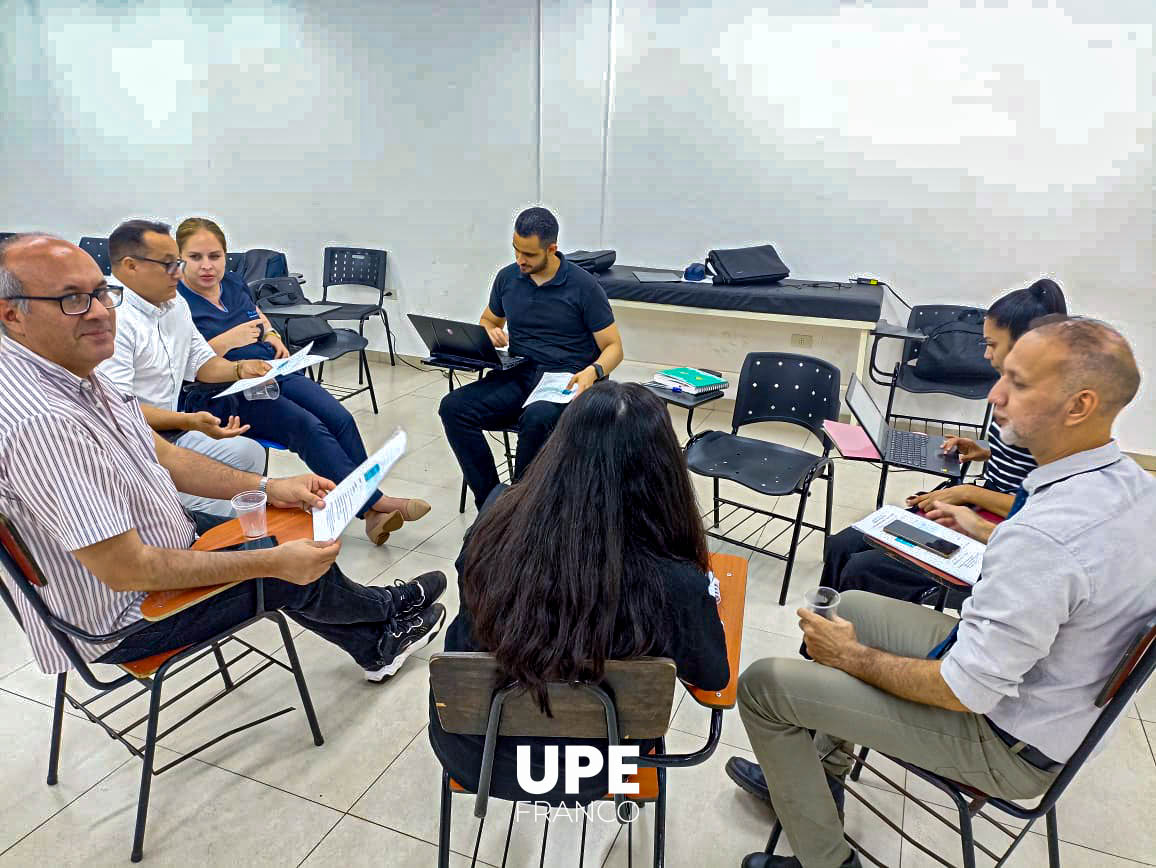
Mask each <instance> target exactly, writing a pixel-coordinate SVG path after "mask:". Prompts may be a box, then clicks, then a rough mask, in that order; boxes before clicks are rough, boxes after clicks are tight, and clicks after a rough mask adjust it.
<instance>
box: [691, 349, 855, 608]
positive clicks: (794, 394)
mask: <svg viewBox="0 0 1156 868" xmlns="http://www.w3.org/2000/svg"><path fill="white" fill-rule="evenodd" d="M839 406H840V402H839V369H838V368H836V367H835V366H834V365H832V364H831V363H830V362H825V361H823V360H822V359H816V358H812V357H810V356H800V355H796V354H794V353H750V354H749V355H747V357H746V360H745V361H744V362H743V369H742V373H741V374H740V375H739V385H738V394H737V396H736V398H735V410H734V415H733V416H732V417H731V433H730V434H726V433H724V432H722V431H704V432H702V433H699V434H696V435H695V436H694V437H692V438H691V439H690V441H689V442H688V443H687V444H686V463H687V466H688V467H689V468H690V470H691V471H692V472H694V473H697V474H698V475H700V476H708V477H711V478H712V479H713V480H714V498H713V503H712V509H711V510H710V511H709V512H707V513H705V514H704V515H703V518H706V517H707V515H711V514H712V513H713V521H712V523H711V525H710V527H711V529H710V530H708V531H707V535H708V536H711V537H714V538H715V539H719V540H723V541H725V542H729V543H732V544H734V545H737V546H740V547H741V548H745V549H748V550H750V551H753V552H758V553H760V554H764V555H768V556H770V557H773V558H777V559H778V560H781V561H786V562H787V566H786V570H785V571H784V573H783V586H782V590H781V591H780V592H779V605H780V606H781V605H783V604H784V603H785V602H786V601H787V589H788V587H789V586H790V584H791V571H792V569H793V568H794V565H795V553H796V551H797V549H798V546H799V542H800V539H799V534H800V533H801V531H802V529H803V528H804V527H805V528H807V529H808V531H807V535H808V536H809V535H810V533H811V532H812V531H816V530H818V531H822V533H823V539H824V542H825V541H826V539H827V537H829V536H830V534H831V508H832V506H833V505H834V497H835V465H834V462H833V461H832V460H831V459H830V458H829V457H828V456H829V453H830V451H831V448H832V446H833V444H832V443H831V440H830V439H829V438H828V437H827V435H826V433H825V432H824V431H823V421H824V420H825V419H831V420H837V419H838V418H839ZM756 422H787V423H790V424H792V425H798V426H800V427H802V428H804V429H806V430H807V431H809V432H810V433H811V434H813V435H815V437H817V438H818V439H819V443H820V444H821V446H822V448H823V453H822V455H814V454H812V453H810V452H804V451H803V450H801V449H794V448H792V447H790V446H783V445H780V444H778V443H769V442H767V441H765V440H756V439H753V438H750V437H740V436H738V432H739V429H740V428H741V427H742V426H743V425H749V424H752V423H756ZM720 479H729V480H731V481H732V482H737V483H738V484H739V485H742V486H744V487H746V488H749V489H750V490H751V491H755V492H758V493H759V494H763V495H768V496H771V497H779V496H784V495H794V494H797V495H799V508H798V510H797V512H796V514H795V515H794V516H793V517H792V516H787V515H779V514H778V513H776V512H773V511H768V510H764V509H758V508H756V507H753V506H748V505H746V504H742V503H738V502H737V501H733V500H727V499H726V498H723V497H720V496H719V480H720ZM816 479H823V480H825V481H826V483H827V509H826V518H825V520H824V523H823V524H822V525H821V526H820V525H816V524H810V523H808V522H806V521H804V520H803V515H804V513H805V511H806V508H807V499H808V498H809V497H810V494H811V484H812V483H813V482H814V481H815V480H816ZM724 504H725V505H727V506H730V507H732V509H731V510H730V512H728V513H727V514H726V515H725V516H722V515H720V506H722V505H724ZM736 513H737V514H739V515H741V516H742V518H741V519H740V520H739V521H737V522H736V523H735V524H733V525H731V526H730V527H729V528H728V529H727V530H726V531H725V532H721V533H720V532H718V530H717V529H718V527H719V525H720V524H721V523H722V522H723V521H725V520H728V519H730V518H731V517H732V516H734V515H736ZM762 516H765V517H766V519H765V520H764V521H762V522H757V521H756V523H755V526H754V527H753V528H750V529H746V530H741V529H742V528H743V525H744V524H746V523H747V522H748V521H750V520H751V519H757V518H758V517H762ZM775 520H779V521H784V522H788V523H789V525H790V526H791V528H792V532H791V545H790V548H789V550H788V552H787V554H786V555H783V554H779V553H778V552H775V551H772V550H771V549H770V548H769V547H768V546H769V545H770V544H771V543H773V542H774V541H775V540H777V539H778V538H779V537H780V536H782V534H783V533H785V532H786V528H784V529H783V530H782V531H779V533H777V534H776V535H775V536H774V537H773V538H772V539H771V540H769V541H768V543H767V545H765V546H761V547H760V546H758V545H754V544H751V543H749V542H748V540H749V539H750V538H751V537H755V540H756V542H757V541H758V540H759V539H760V538H761V536H762V532H763V530H764V529H765V528H766V527H767V526H768V525H770V524H771V523H772V522H773V521H775ZM740 532H742V533H744V534H745V535H744V536H742V537H739V536H738V533H740Z"/></svg>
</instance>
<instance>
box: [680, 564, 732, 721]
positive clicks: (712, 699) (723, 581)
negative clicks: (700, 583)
mask: <svg viewBox="0 0 1156 868" xmlns="http://www.w3.org/2000/svg"><path fill="white" fill-rule="evenodd" d="M710 566H711V572H713V573H714V575H715V578H716V579H718V583H719V595H720V597H721V599H720V600H719V604H718V614H719V619H720V620H721V621H722V624H723V633H724V634H725V636H726V643H727V665H728V666H729V667H730V676H731V677H730V680H729V681H728V682H727V685H726V687H724V688H723V689H722V690H703V689H701V688H698V687H692V686H690V685H686V689H687V691H688V692H689V693H690V695H691V696H692V697H693V698H694V700H695V701H696V702H697V703H698V704H699V705H704V706H706V707H707V708H713V709H716V710H718V711H720V712H721V710H722V709H724V708H734V707H735V702H736V701H737V699H738V690H739V656H740V654H741V653H742V644H743V615H744V614H745V611H746V601H747V561H746V559H745V558H741V557H739V556H738V555H724V554H719V553H715V554H712V555H711V556H710Z"/></svg>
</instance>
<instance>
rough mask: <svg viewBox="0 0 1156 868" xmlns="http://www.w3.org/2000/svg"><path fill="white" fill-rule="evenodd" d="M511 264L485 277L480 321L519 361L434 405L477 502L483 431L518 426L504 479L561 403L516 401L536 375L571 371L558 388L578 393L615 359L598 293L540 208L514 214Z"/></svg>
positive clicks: (526, 461)
mask: <svg viewBox="0 0 1156 868" xmlns="http://www.w3.org/2000/svg"><path fill="white" fill-rule="evenodd" d="M514 260H515V261H514V263H513V264H512V265H507V266H506V267H505V268H503V269H502V270H501V271H499V272H498V276H497V277H495V278H494V286H493V289H491V290H490V303H489V305H487V306H486V309H485V310H484V311H483V312H482V318H481V324H482V325H483V326H485V328H486V331H487V332H489V335H490V340H492V341H493V342H494V346H496V347H504V346H507V345H509V348H510V353H511V354H512V355H515V356H524V357H525V358H526V361H525V362H523V363H522V364H520V365H518V366H517V367H515V368H512V369H510V370H506V371H491V372H490V373H489V374H488V375H487V376H486V377H485V378H484V379H482V380H479V381H478V382H476V383H470V384H469V385H466V386H462V387H461V388H460V389H455V390H454V391H452V392H450V393H449V394H448V395H446V396H445V397H444V398H443V399H442V403H441V409H440V411H439V412H440V414H441V417H442V424H443V425H444V426H445V429H446V438H447V439H448V440H449V442H450V447H451V448H452V449H453V450H454V454H455V455H456V456H457V458H458V463H459V464H460V465H461V466H462V473H463V474H464V475H465V477H466V484H467V485H469V487H470V490H471V491H473V493H474V500H475V502H476V503H477V504H478V505H479V506H480V505H481V504H482V503H483V502H484V501H485V499H486V495H488V494H489V493H490V491H491V490H492V489H493V487H494V486H495V485H497V484H498V471H497V468H496V467H495V466H494V456H493V453H492V452H490V448H489V446H487V445H486V435H485V433H484V432H485V431H487V430H492V429H495V428H501V427H504V426H507V425H511V424H513V423H514V422H517V423H518V426H519V429H520V431H519V434H518V454H517V458H516V459H515V463H514V478H515V479H519V478H521V476H522V474H523V473H525V472H526V468H527V467H528V466H529V465H530V462H531V461H533V460H534V456H535V455H537V454H538V450H539V449H541V448H542V444H544V443H545V442H546V438H547V437H549V436H550V432H551V431H553V430H554V425H555V424H556V423H557V422H558V417H560V416H561V415H562V411H563V410H565V409H566V405H565V404H554V403H551V402H549V401H535V402H534V403H532V404H530V405H529V406H528V407H525V408H523V407H522V404H523V403H525V400H526V398H527V397H529V395H530V393H531V392H532V391H533V390H534V387H535V386H537V385H538V381H539V380H540V379H541V378H542V375H543V374H544V373H548V372H563V371H564V372H566V373H568V374H570V375H571V377H570V383H569V386H568V388H570V389H573V390H575V392H578V391H581V390H582V389H585V388H586V387H587V386H590V385H591V384H593V383H594V382H596V381H597V380H601V379H603V378H605V377H606V376H607V375H609V373H610V372H611V371H612V370H614V368H615V367H617V365H618V363H619V362H621V361H622V338H621V337H620V336H619V334H618V326H616V325H615V324H614V314H613V313H612V312H611V310H610V302H609V300H607V298H606V293H605V292H604V291H603V289H602V287H601V286H599V284H598V281H597V280H595V279H594V277H593V275H591V274H588V273H587V272H585V271H583V270H582V269H581V268H579V267H578V266H576V265H572V264H570V263H569V262H567V261H566V258H565V257H564V256H563V255H562V254H561V253H559V252H558V221H557V220H556V219H555V218H554V215H553V214H551V213H550V212H549V211H547V210H546V209H545V208H528V209H526V210H525V211H523V212H522V213H521V214H519V215H518V219H517V220H516V221H515V222H514ZM507 325H508V326H509V332H510V333H509V337H508V338H507V336H506V332H505V326H507Z"/></svg>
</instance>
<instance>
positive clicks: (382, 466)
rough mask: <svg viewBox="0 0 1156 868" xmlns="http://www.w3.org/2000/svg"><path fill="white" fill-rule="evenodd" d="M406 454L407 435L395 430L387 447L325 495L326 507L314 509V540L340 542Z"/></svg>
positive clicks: (386, 444)
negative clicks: (356, 516)
mask: <svg viewBox="0 0 1156 868" xmlns="http://www.w3.org/2000/svg"><path fill="white" fill-rule="evenodd" d="M404 454H405V432H404V431H401V430H398V431H395V432H394V434H393V436H392V437H390V438H389V439H388V440H386V441H385V445H384V446H382V447H381V448H380V449H378V450H377V451H376V452H374V453H373V454H372V455H370V456H369V457H368V458H366V459H365V461H363V462H361V464H360V465H359V466H358V468H357V469H356V470H354V471H353V472H352V473H350V474H349V475H348V476H347V477H345V478H344V479H343V480H341V482H339V483H338V484H337V487H336V488H335V489H333V490H332V491H331V492H329V493H328V494H327V495H325V507H324V508H323V509H315V510H313V539H314V540H315V541H317V542H327V541H329V540H334V539H337V538H338V537H339V536H341V534H342V532H343V531H344V530H345V528H346V527H347V526H348V525H349V522H350V521H352V520H353V516H354V515H356V514H357V511H358V510H359V509H361V507H363V506H364V505H365V501H367V500H368V499H369V495H370V494H372V493H373V491H374V489H376V488H377V487H378V486H379V485H381V480H383V479H384V478H385V474H387V473H389V470H390V468H391V467H393V465H395V464H396V463H397V460H398V459H399V458H401V456H402V455H404Z"/></svg>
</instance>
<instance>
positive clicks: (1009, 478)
mask: <svg viewBox="0 0 1156 868" xmlns="http://www.w3.org/2000/svg"><path fill="white" fill-rule="evenodd" d="M1067 310H1068V309H1067V303H1066V302H1065V300H1064V294H1063V291H1062V290H1061V289H1060V287H1059V285H1058V284H1057V283H1056V282H1055V281H1054V280H1049V279H1047V278H1044V279H1041V280H1037V281H1036V282H1035V283H1033V284H1032V285H1031V286H1029V287H1027V288H1026V289H1017V290H1015V291H1014V292H1010V293H1008V294H1007V295H1005V296H1003V297H1002V298H1000V299H999V300H998V301H996V302H995V303H994V304H992V306H991V307H990V308H989V309H988V311H987V314H986V316H985V318H984V322H983V341H984V344H985V345H986V350H985V352H984V357H985V358H987V360H988V361H990V362H991V364H992V367H994V368H995V369H996V370H997V371H1002V370H1003V360H1004V358H1005V357H1006V356H1007V354H1008V351H1009V350H1011V348H1012V346H1014V344H1015V342H1016V341H1017V340H1019V339H1020V337H1021V336H1022V335H1023V334H1024V333H1026V332H1027V331H1028V330H1029V329H1030V328H1031V327H1032V322H1033V321H1034V320H1037V319H1039V318H1040V317H1043V316H1048V315H1050V314H1065V313H1067ZM987 443H988V447H989V448H984V447H983V446H981V445H980V444H979V443H977V442H976V441H975V440H973V439H971V438H970V437H949V438H948V439H947V443H946V448H947V449H948V450H949V451H950V450H954V451H955V452H956V453H957V454H958V456H959V460H960V462H961V463H962V462H967V461H984V462H986V466H985V467H984V474H983V481H982V483H981V484H978V485H955V486H951V487H950V488H938V489H936V490H934V491H931V492H926V493H923V492H921V493H919V494H914V495H912V496H911V497H909V498H907V506H908V507H911V508H918V509H920V510H922V511H927V510H929V509H931V504H932V503H948V504H964V505H967V506H972V507H975V508H976V509H981V510H986V511H987V512H990V513H993V514H994V515H996V516H1006V515H1007V514H1008V512H1009V511H1010V510H1011V506H1012V501H1013V500H1014V499H1015V492H1016V489H1018V488H1019V487H1020V483H1022V482H1023V479H1024V477H1025V476H1027V475H1028V473H1029V472H1031V471H1032V470H1033V469H1034V468H1035V466H1036V462H1035V459H1034V458H1032V454H1031V453H1030V452H1028V451H1027V450H1026V449H1023V448H1021V447H1019V446H1017V445H1016V443H1015V442H1014V440H1013V439H1011V438H1007V437H1005V436H1004V435H1003V434H1002V432H1001V431H1000V428H999V426H998V425H997V424H996V423H995V420H994V419H993V420H992V422H991V424H990V425H989V426H988V429H987ZM991 527H992V528H994V527H995V525H994V523H992V524H991ZM989 530H990V528H989ZM819 583H820V584H821V585H825V586H827V587H831V588H836V589H837V590H840V591H849V590H862V591H871V592H872V593H875V594H883V595H884V596H888V597H895V598H897V599H900V600H910V601H911V602H916V603H917V602H919V601H920V600H922V599H923V597H924V595H926V594H927V592H928V591H930V590H933V589H934V588H936V587H938V586H937V585H935V584H934V583H933V582H932V580H931V579H929V578H928V577H927V574H926V573H924V572H923V571H921V570H918V569H916V568H914V567H909V566H907V565H905V564H903V563H901V562H899V561H896V560H893V559H892V558H890V557H888V556H887V555H885V554H884V553H883V552H881V551H879V550H877V549H874V548H871V547H870V546H869V545H868V544H867V542H866V539H865V538H864V536H863V534H861V533H860V532H859V531H857V530H855V529H854V528H850V527H849V528H847V529H845V530H843V531H841V532H840V533H837V534H835V535H834V536H833V537H831V538H830V539H829V540H828V541H827V545H826V548H825V550H824V553H823V573H822V577H821V579H820V582H819Z"/></svg>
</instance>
